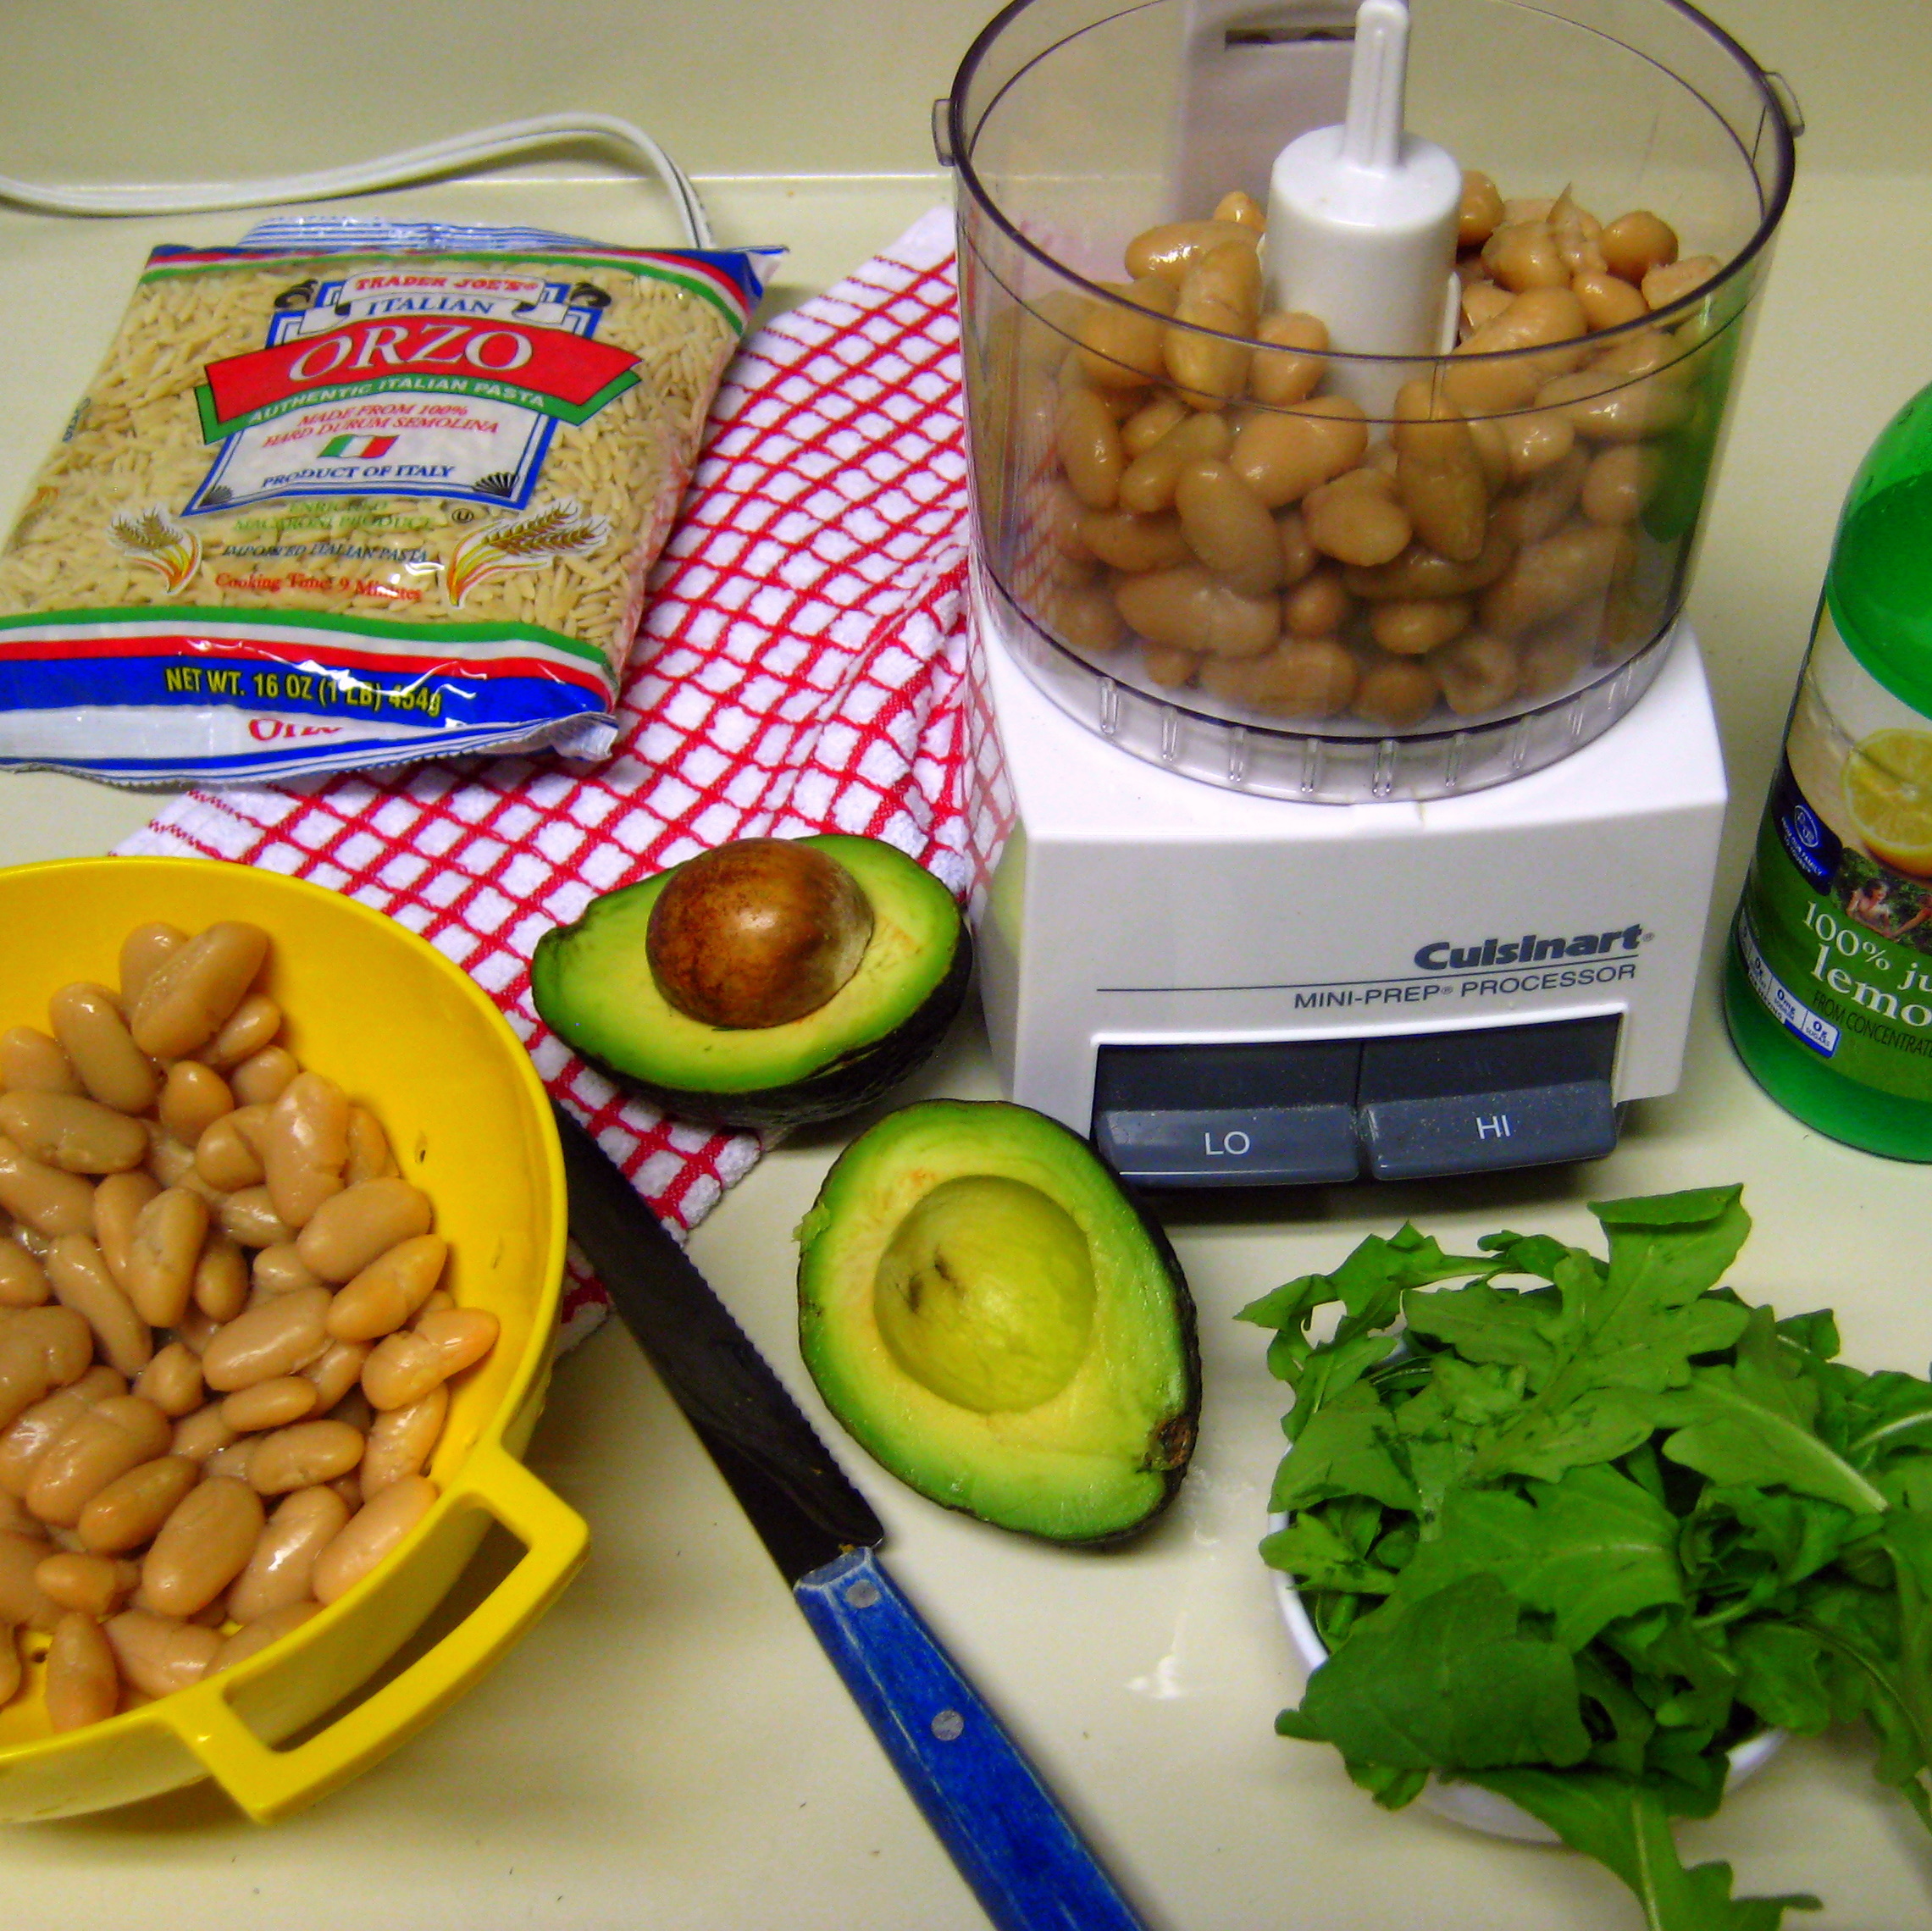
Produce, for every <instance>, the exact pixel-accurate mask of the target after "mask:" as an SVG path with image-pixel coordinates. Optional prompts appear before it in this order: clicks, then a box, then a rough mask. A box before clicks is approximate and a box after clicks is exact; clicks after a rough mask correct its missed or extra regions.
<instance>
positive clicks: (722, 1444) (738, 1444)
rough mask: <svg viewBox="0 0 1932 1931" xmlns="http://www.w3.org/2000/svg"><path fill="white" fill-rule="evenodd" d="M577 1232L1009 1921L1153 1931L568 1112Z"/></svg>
mask: <svg viewBox="0 0 1932 1931" xmlns="http://www.w3.org/2000/svg"><path fill="white" fill-rule="evenodd" d="M556 1118H557V1131H558V1134H559V1136H560V1137H561V1138H562V1143H563V1170H564V1175H565V1179H566V1181H567V1186H568V1189H569V1199H570V1231H571V1234H572V1236H573V1238H574V1239H575V1240H576V1242H577V1243H578V1246H579V1247H580V1248H582V1249H583V1250H584V1253H585V1254H586V1255H587V1256H588V1257H589V1259H590V1264H591V1265H592V1266H593V1267H594V1268H595V1270H596V1271H597V1275H598V1278H599V1279H600V1280H601V1281H602V1282H603V1284H604V1286H605V1288H606V1291H607V1292H608V1293H609V1294H610V1297H611V1303H612V1306H613V1307H614V1308H615V1309H617V1314H618V1316H619V1318H620V1319H621V1320H623V1323H624V1325H625V1326H626V1327H628V1329H629V1330H630V1331H631V1334H632V1336H634V1338H635V1340H636V1341H637V1342H638V1344H639V1346H640V1347H642V1348H643V1349H644V1351H645V1354H646V1355H647V1356H649V1358H650V1361H651V1363H652V1364H653V1365H654V1366H655V1367H656V1369H657V1372H658V1375H659V1376H660V1378H661V1379H662V1381H663V1382H664V1385H665V1386H666V1387H667V1389H668V1390H669V1392H670V1393H671V1396H672V1397H673V1400H675V1401H676V1402H677V1403H678V1407H679V1408H682V1409H683V1410H684V1415H685V1418H686V1419H687V1420H689V1422H690V1424H691V1426H692V1428H693V1429H694V1430H695V1432H696V1434H697V1436H698V1439H699V1440H700V1441H701V1442H703V1444H704V1446H705V1447H706V1451H707V1452H709V1454H710V1455H711V1459H712V1461H713V1462H715V1463H717V1468H718V1470H719V1472H720V1474H722V1475H723V1477H724V1479H725V1480H726V1482H727V1483H728V1484H729V1486H730V1487H731V1490H732V1492H733V1495H734V1496H736V1497H737V1498H738V1501H739V1505H740V1506H741V1507H742V1508H744V1510H745V1514H746V1515H747V1516H748V1517H749V1518H750V1522H751V1525H752V1527H753V1528H754V1529H756V1530H757V1532H758V1535H759V1537H760V1539H761V1541H763V1542H764V1544H765V1546H766V1548H767V1551H768V1552H770V1554H771V1556H772V1560H773V1561H774V1562H775V1563H777V1564H778V1569H779V1571H780V1573H781V1574H783V1576H784V1579H785V1580H786V1582H787V1583H788V1584H789V1585H790V1586H791V1590H792V1594H793V1597H794V1601H795V1602H797V1603H798V1606H799V1607H800V1610H802V1611H803V1612H804V1614H805V1621H806V1622H807V1623H808V1624H810V1625H811V1629H812V1632H813V1634H814V1635H817V1638H818V1640H819V1641H820V1642H821V1643H822V1645H823V1646H824V1647H825V1650H826V1652H827V1654H828V1656H829V1657H831V1659H832V1662H833V1665H834V1666H835V1667H836V1668H837V1669H838V1671H839V1675H840V1676H841V1677H842V1678H843V1679H844V1683H845V1686H846V1688H847V1689H848V1690H850V1693H851V1695H852V1696H853V1699H854V1700H855V1701H856V1702H857V1704H858V1706H859V1708H860V1710H861V1712H862V1713H863V1714H864V1716H865V1718H866V1721H867V1722H868V1723H869V1724H871V1725H872V1731H873V1734H874V1735H876V1736H877V1738H878V1740H879V1741H880V1743H881V1744H882V1745H883V1746H884V1749H885V1751H886V1754H887V1755H888V1757H890V1758H891V1760H892V1762H893V1766H894V1768H895V1769H896V1770H897V1771H898V1773H899V1775H900V1779H902V1781H903V1782H904V1783H905V1786H906V1789H907V1790H909V1791H910V1792H911V1795H912V1797H913V1799H914V1800H915V1801H916V1803H917V1804H918V1806H919V1807H920V1809H921V1810H922V1812H924V1813H925V1817H926V1820H927V1823H929V1824H930V1825H931V1826H932V1827H933V1830H934V1832H935V1833H936V1834H938V1838H939V1840H940V1841H941V1843H942V1844H944V1846H945V1848H946V1850H947V1851H948V1853H949V1855H950V1856H951V1857H952V1859H953V1862H955V1865H957V1867H959V1871H960V1875H961V1876H962V1877H963V1878H965V1879H966V1883H967V1884H968V1885H970V1886H971V1887H972V1891H973V1894H974V1895H975V1896H976V1897H977V1899H978V1900H979V1902H980V1906H981V1907H982V1909H983V1910H984V1911H985V1912H986V1914H987V1916H988V1918H989V1919H991V1921H992V1922H993V1923H994V1925H996V1926H997V1927H999V1931H1146V1927H1145V1924H1144V1922H1143V1919H1142V1918H1140V1917H1138V1915H1137V1914H1136V1913H1135V1912H1134V1911H1133V1909H1132V1906H1129V1904H1128V1903H1127V1900H1126V1899H1125V1898H1124V1897H1123V1896H1122V1895H1121V1892H1120V1890H1118V1888H1117V1887H1116V1886H1115V1884H1114V1882H1113V1880H1112V1878H1110V1877H1109V1875H1108V1874H1107V1873H1106V1871H1105V1870H1104V1868H1103V1867H1102V1866H1101V1864H1100V1862H1099V1859H1098V1858H1097V1857H1096V1856H1094V1854H1093V1851H1091V1850H1090V1849H1089V1848H1088V1845H1086V1843H1085V1842H1084V1841H1083V1840H1082V1838H1081V1836H1080V1834H1079V1833H1078V1832H1077V1830H1076V1829H1075V1828H1074V1826H1073V1824H1072V1823H1071V1821H1070V1820H1069V1818H1067V1816H1066V1812H1064V1811H1063V1810H1062V1809H1061V1808H1060V1805H1059V1803H1058V1802H1057V1801H1055V1798H1054V1795H1053V1794H1052V1792H1051V1791H1050V1790H1048V1788H1047V1786H1046V1784H1045V1783H1044V1780H1043V1779H1041V1777H1040V1775H1039V1773H1038V1771H1036V1770H1035V1769H1034V1768H1033V1767H1032V1764H1031V1763H1029V1762H1027V1759H1026V1757H1025V1756H1024V1755H1023V1754H1022V1753H1021V1750H1020V1748H1019V1746H1017V1745H1016V1743H1014V1741H1013V1740H1012V1739H1011V1738H1010V1736H1009V1735H1007V1734H1006V1732H1005V1729H1003V1728H1002V1727H1001V1726H1000V1724H999V1720H998V1719H997V1718H995V1717H994V1714H993V1713H992V1712H991V1711H990V1710H989V1709H988V1707H987V1706H986V1704H985V1702H984V1701H983V1700H982V1699H981V1697H980V1696H979V1695H978V1693H977V1691H976V1690H974V1689H973V1687H972V1685H971V1684H970V1683H969V1682H968V1681H967V1680H966V1676H965V1675H964V1674H963V1673H962V1672H961V1671H960V1668H959V1666H958V1665H957V1664H956V1663H955V1662H954V1661H953V1659H952V1658H951V1657H949V1655H948V1654H947V1653H946V1651H945V1649H944V1646H942V1645H941V1644H940V1642H939V1641H938V1638H937V1637H936V1636H934V1635H933V1632H932V1630H931V1629H928V1628H927V1625H926V1623H925V1621H924V1619H923V1618H922V1617H921V1616H920V1614H919V1613H918V1611H917V1610H916V1609H915V1608H914V1607H913V1606H912V1604H911V1602H909V1601H908V1600H907V1598H906V1597H905V1596H904V1595H903V1594H902V1593H901V1592H900V1589H899V1587H898V1585H896V1584H895V1583H894V1581H893V1580H892V1579H891V1577H890V1576H889V1575H888V1574H887V1572H886V1569H885V1566H884V1565H883V1563H881V1562H880V1561H879V1559H878V1557H877V1554H876V1553H875V1550H876V1548H877V1545H878V1544H879V1543H880V1542H881V1541H883V1540H884V1537H885V1530H884V1528H883V1525H882V1524H881V1523H880V1522H879V1519H878V1518H877V1515H876V1514H874V1513H873V1512H872V1507H871V1505H870V1504H869V1503H868V1502H866V1499H865V1497H863V1496H862V1495H861V1494H860V1493H859V1491H858V1490H857V1489H856V1488H855V1487H854V1486H852V1484H851V1482H850V1480H847V1478H846V1476H845V1475H844V1472H843V1471H842V1470H841V1469H839V1465H838V1463H836V1462H835V1461H834V1460H833V1458H832V1456H831V1454H830V1453H829V1452H828V1450H827V1449H826V1447H825V1445H824V1443H823V1442H822V1441H820V1440H819V1438H818V1435H817V1430H815V1429H814V1428H813V1427H812V1425H811V1423H810V1422H809V1421H807V1420H806V1419H805V1415H804V1414H803V1413H802V1412H801V1411H800V1408H799V1407H798V1405H797V1403H794V1401H793V1399H792V1397H791V1396H790V1395H789V1393H788V1392H786V1389H785V1386H784V1384H783V1382H782V1381H780V1380H778V1376H777V1375H775V1374H774V1373H773V1372H772V1369H771V1368H770V1366H769V1365H768V1364H767V1362H766V1361H765V1359H764V1358H763V1357H762V1356H761V1354H760V1353H758V1351H757V1349H756V1347H753V1346H752V1344H751V1342H750V1339H749V1338H748V1337H747V1336H746V1335H745V1332H744V1331H743V1330H742V1329H741V1328H740V1327H739V1325H738V1323H737V1321H736V1320H733V1317H732V1315H731V1314H730V1312H729V1310H728V1309H727V1308H726V1307H725V1305H724V1303H723V1302H722V1301H721V1300H720V1299H719V1298H718V1297H717V1294H716V1292H714V1291H713V1290H712V1288H711V1286H710V1284H709V1283H708V1282H707V1281H706V1280H705V1278H704V1276H703V1275H701V1274H700V1272H699V1271H698V1269H697V1268H696V1266H695V1264H693V1262H692V1261H691V1259H689V1256H688V1255H687V1254H686V1253H684V1249H683V1248H681V1247H679V1246H678V1243H677V1242H676V1241H674V1240H673V1238H672V1237H671V1236H670V1235H669V1234H668V1233H667V1232H666V1231H665V1230H664V1228H663V1227H662V1226H660V1225H659V1223H658V1220H657V1218H656V1215H655V1214H652V1213H651V1211H650V1209H649V1208H648V1207H646V1206H645V1203H644V1201H643V1200H642V1198H640V1197H639V1194H638V1193H637V1192H636V1190H635V1189H634V1187H632V1185H631V1183H630V1181H628V1179H627V1178H626V1177H625V1176H624V1175H623V1171H622V1170H620V1169H619V1168H618V1167H617V1165H616V1164H615V1163H614V1162H613V1161H612V1160H611V1159H609V1158H608V1156H607V1155H606V1154H605V1153H604V1151H603V1149H602V1148H601V1147H599V1146H598V1144H597V1143H596V1141H595V1139H593V1138H592V1137H591V1136H590V1133H589V1132H587V1131H585V1130H584V1127H582V1126H579V1125H578V1122H577V1121H576V1120H575V1119H573V1117H572V1116H571V1115H569V1114H568V1113H567V1112H566V1111H565V1110H564V1109H562V1107H558V1108H556Z"/></svg>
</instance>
